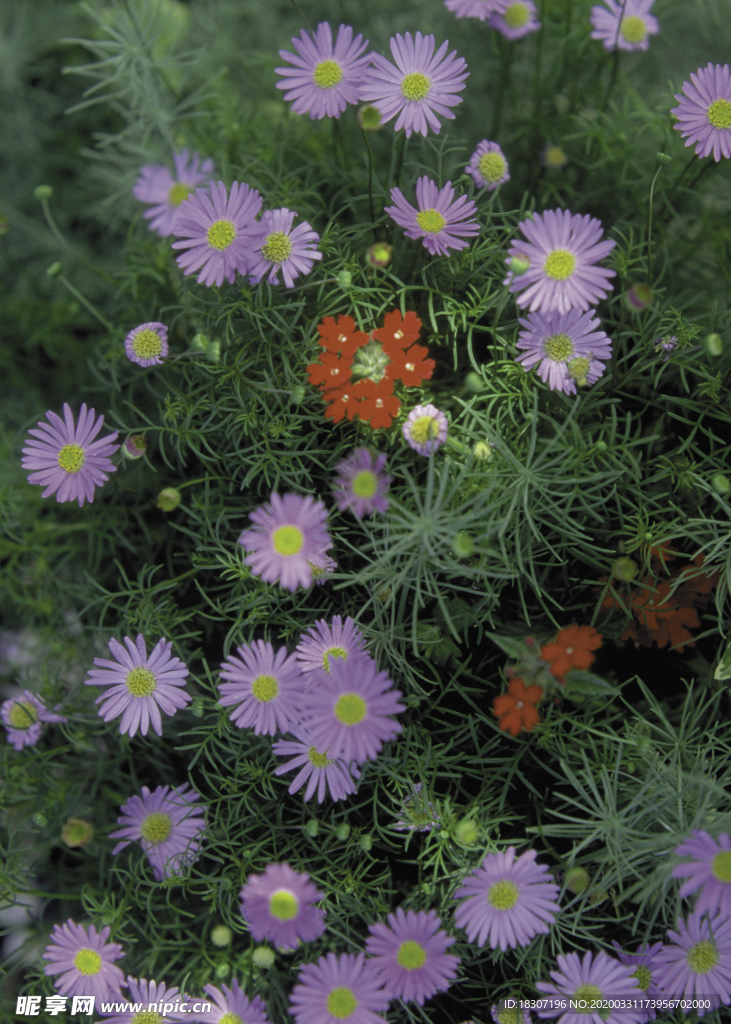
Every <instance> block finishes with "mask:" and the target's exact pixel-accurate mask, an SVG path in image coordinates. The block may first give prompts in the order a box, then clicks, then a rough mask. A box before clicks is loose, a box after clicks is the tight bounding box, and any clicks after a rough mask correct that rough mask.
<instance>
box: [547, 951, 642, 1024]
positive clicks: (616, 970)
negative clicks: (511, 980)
mask: <svg viewBox="0 0 731 1024" xmlns="http://www.w3.org/2000/svg"><path fill="white" fill-rule="evenodd" d="M556 962H557V964H558V968H559V969H558V970H557V971H551V972H550V974H551V977H552V978H553V981H554V984H551V983H550V982H547V981H537V982H536V988H537V989H538V991H539V992H542V993H544V995H546V996H547V997H548V999H547V1000H546V1002H548V1003H549V1006H548V1007H546V1008H545V1009H542V1010H538V1011H537V1013H538V1016H539V1017H541V1018H542V1019H544V1020H545V1019H546V1018H548V1017H558V1018H559V1020H558V1024H640V1021H641V1020H642V1017H643V1012H644V1011H643V1010H641V1009H640V1008H639V1007H633V1006H622V1003H625V1002H627V1003H632V1002H636V1001H637V1000H639V999H641V998H642V995H641V992H640V989H639V988H638V987H637V979H636V978H635V977H633V976H632V973H631V968H630V967H627V966H625V965H624V964H621V963H620V962H619V961H618V960H615V959H614V958H613V957H611V956H608V955H607V954H606V953H602V952H600V953H585V954H584V957H583V959H579V954H578V953H568V954H567V955H566V956H558V957H556ZM567 999H572V1000H575V1001H577V1002H578V1001H580V1000H586V1001H588V1000H592V999H597V1000H600V999H606V1000H616V1001H617V1003H619V1004H620V1007H621V1008H619V1009H616V1010H615V1009H613V1008H608V1009H606V1010H605V1009H602V1011H601V1013H600V1012H599V1011H596V1012H592V1011H591V1010H590V1009H587V1008H586V1007H582V1008H577V1009H575V1010H573V1009H568V1010H567V1011H566V1012H564V1009H562V1008H561V1007H562V1006H563V1007H566V1000H567ZM551 1003H553V1004H554V1005H550V1004H551ZM610 1005H611V1004H610ZM559 1014H560V1016H559Z"/></svg>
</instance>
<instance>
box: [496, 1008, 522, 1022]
mask: <svg viewBox="0 0 731 1024" xmlns="http://www.w3.org/2000/svg"><path fill="white" fill-rule="evenodd" d="M497 1019H498V1021H499V1022H500V1024H523V1012H522V1010H520V1009H519V1008H518V1007H517V1006H503V1007H502V1009H500V1010H498V1012H497Z"/></svg>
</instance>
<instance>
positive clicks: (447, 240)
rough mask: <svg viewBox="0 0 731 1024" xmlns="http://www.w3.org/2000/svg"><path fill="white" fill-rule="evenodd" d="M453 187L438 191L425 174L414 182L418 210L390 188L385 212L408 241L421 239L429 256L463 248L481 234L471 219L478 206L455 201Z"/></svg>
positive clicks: (465, 200)
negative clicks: (388, 202)
mask: <svg viewBox="0 0 731 1024" xmlns="http://www.w3.org/2000/svg"><path fill="white" fill-rule="evenodd" d="M454 196H455V192H454V186H453V185H452V183H451V182H447V184H446V185H445V186H444V188H441V189H438V188H437V186H436V183H435V182H433V181H431V180H430V179H429V178H427V176H426V175H424V176H423V177H421V178H419V180H418V181H417V183H416V202H417V204H418V209H417V208H416V207H414V206H412V205H411V203H407V201H406V199H404V196H403V193H402V192H401V189H399V188H392V189H391V200H392V202H394V203H395V204H396V205H395V206H387V207H386V208H385V212H386V213H387V214H388V215H389V216H390V217H391V218H392V220H395V221H396V223H397V224H398V225H399V227H402V228H403V229H404V233H405V235H406V237H407V238H413V239H418V238H423V240H424V241H423V245H424V248H425V249H428V250H429V252H430V253H431V255H432V256H448V255H449V250H450V249H466V248H467V246H468V245H469V242H465V241H464V239H465V238H472V237H474V236H475V235H479V233H480V225H479V224H478V222H477V221H476V220H475V218H474V214H475V213H476V212H477V207H476V206H475V203H474V202H473V200H472V199H468V198H467V196H460V197H459V199H455V198H454Z"/></svg>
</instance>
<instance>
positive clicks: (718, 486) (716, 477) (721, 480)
mask: <svg viewBox="0 0 731 1024" xmlns="http://www.w3.org/2000/svg"><path fill="white" fill-rule="evenodd" d="M711 487H712V488H713V490H714V491H715V492H716V494H728V492H729V491H731V480H729V478H728V477H727V476H725V475H724V474H723V473H714V474H713V476H712V477H711Z"/></svg>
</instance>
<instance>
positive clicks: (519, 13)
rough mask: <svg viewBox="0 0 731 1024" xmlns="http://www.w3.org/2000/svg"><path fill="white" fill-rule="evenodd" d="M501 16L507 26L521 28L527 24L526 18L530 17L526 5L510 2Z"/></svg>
mask: <svg viewBox="0 0 731 1024" xmlns="http://www.w3.org/2000/svg"><path fill="white" fill-rule="evenodd" d="M503 18H505V24H506V25H507V26H508V28H522V27H523V26H524V25H527V24H528V19H529V18H530V11H529V10H528V5H527V4H521V3H514V4H511V5H510V6H509V7H508V8H507V10H506V11H505V14H503Z"/></svg>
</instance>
